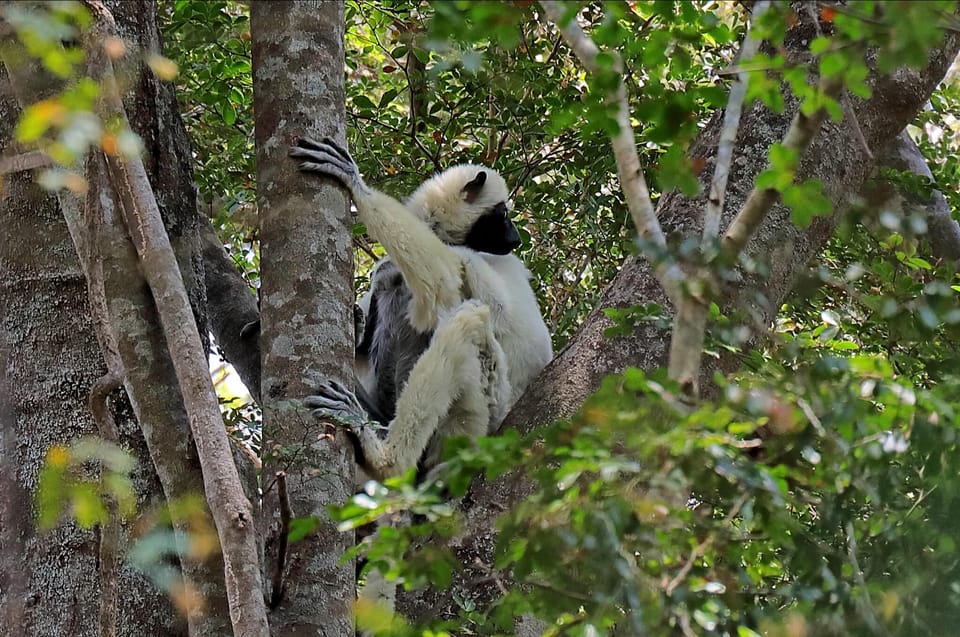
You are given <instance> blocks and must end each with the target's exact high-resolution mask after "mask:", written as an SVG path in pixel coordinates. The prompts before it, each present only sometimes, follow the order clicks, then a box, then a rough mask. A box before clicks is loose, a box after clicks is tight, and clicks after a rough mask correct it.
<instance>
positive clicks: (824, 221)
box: [507, 30, 960, 430]
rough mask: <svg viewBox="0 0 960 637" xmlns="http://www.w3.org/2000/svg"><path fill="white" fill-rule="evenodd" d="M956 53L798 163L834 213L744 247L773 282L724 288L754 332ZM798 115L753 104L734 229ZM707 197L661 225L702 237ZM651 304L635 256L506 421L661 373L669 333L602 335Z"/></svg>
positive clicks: (866, 106)
mask: <svg viewBox="0 0 960 637" xmlns="http://www.w3.org/2000/svg"><path fill="white" fill-rule="evenodd" d="M803 37H804V36H803V33H802V32H797V30H795V31H794V32H793V37H792V38H791V39H790V40H788V43H791V42H792V43H796V42H799V41H801V40H803ZM808 41H809V40H808ZM794 46H796V44H794ZM958 46H960V36H958V34H957V33H955V32H951V33H949V34H948V36H947V39H946V41H945V43H944V45H943V46H941V47H938V48H936V49H935V50H934V51H933V52H932V53H931V55H930V64H929V65H928V66H927V67H926V68H925V69H923V70H922V71H914V70H906V69H902V70H899V71H897V72H896V73H894V74H893V75H891V76H887V77H878V76H873V77H872V79H871V81H870V83H871V86H872V88H873V96H872V97H871V98H870V99H869V100H855V99H852V98H849V99H851V102H852V104H851V106H852V109H851V110H852V112H853V113H854V114H855V116H856V120H857V123H856V124H855V123H853V122H852V121H850V120H849V119H845V120H844V121H842V122H839V123H836V122H832V121H830V122H827V123H825V124H824V125H823V126H822V127H821V131H820V133H819V134H818V136H817V138H816V139H815V140H814V142H813V143H812V144H811V146H810V149H809V150H808V152H807V155H806V156H805V157H804V159H803V161H802V162H801V166H800V170H799V171H798V180H803V179H809V178H816V179H819V180H820V181H821V182H823V184H824V193H825V194H826V196H827V197H828V198H830V200H831V202H832V203H833V207H834V208H833V214H831V215H830V216H829V217H821V218H818V219H816V220H815V221H814V222H813V223H812V224H811V225H810V227H808V228H806V229H803V228H798V227H797V226H795V225H793V224H792V223H791V222H790V216H789V211H788V210H787V209H786V208H785V207H784V206H783V205H782V204H777V205H776V206H774V208H773V210H772V211H771V213H770V214H769V215H768V217H767V219H766V220H765V222H764V223H763V225H762V226H761V228H760V230H759V232H758V233H757V235H756V237H754V239H753V240H752V241H751V243H750V244H749V245H748V246H747V252H748V253H749V254H750V256H752V257H754V258H762V259H763V260H765V261H767V262H768V263H769V264H770V265H771V272H770V276H769V277H768V278H766V279H757V278H752V277H751V278H744V279H743V280H742V281H740V282H739V283H738V284H737V285H736V286H734V287H733V288H731V289H730V290H727V291H726V292H728V294H726V296H725V298H727V299H728V301H727V303H726V304H725V309H726V310H728V311H735V310H737V311H746V312H748V313H749V314H751V315H752V316H753V317H754V318H755V319H756V320H755V322H754V323H755V325H756V324H759V325H766V324H767V322H768V321H769V320H770V318H772V316H773V314H774V312H775V311H776V309H777V308H778V307H779V306H780V303H781V301H782V300H783V299H784V298H785V297H786V295H787V294H788V293H789V291H790V288H791V285H792V283H793V282H794V280H795V278H796V276H797V275H798V274H800V273H801V272H802V271H803V270H804V268H805V267H806V265H807V263H808V262H809V261H810V259H811V258H813V257H814V256H815V255H816V254H817V252H818V251H819V249H820V247H821V246H822V245H823V243H824V242H825V241H826V240H827V239H828V238H829V237H830V236H831V234H832V232H833V229H834V228H835V226H836V224H837V222H838V221H839V219H840V218H841V217H842V216H843V215H844V214H845V213H846V211H847V210H848V209H849V206H850V204H851V203H853V201H852V199H853V198H852V197H851V195H852V193H857V192H859V191H860V190H861V188H862V186H863V184H864V183H865V181H866V180H867V179H868V178H869V177H870V176H871V174H872V170H873V167H874V162H873V161H872V160H871V159H870V156H869V155H868V153H867V149H866V148H864V146H863V140H865V141H866V144H867V146H868V147H869V149H870V153H871V154H872V155H873V156H877V155H878V154H879V153H880V151H881V150H882V149H883V148H884V147H886V146H887V145H888V144H889V143H890V142H891V141H892V140H893V139H894V138H895V137H896V136H897V134H899V132H900V131H902V130H903V128H904V127H905V126H906V125H907V123H909V122H910V120H911V119H912V118H913V117H914V115H915V114H916V113H917V111H918V110H919V109H920V108H921V107H922V105H923V104H924V103H925V102H926V100H927V99H928V98H929V96H930V93H931V92H932V91H933V89H934V87H935V86H936V85H937V83H938V82H939V81H940V79H942V78H943V76H944V74H945V73H946V71H947V69H948V68H949V66H950V63H951V62H952V61H953V59H954V57H956V53H957V49H958ZM795 108H796V104H795V102H791V101H790V100H788V102H787V109H786V110H785V111H784V112H783V113H781V114H776V113H772V112H770V111H768V110H767V109H765V108H763V107H762V106H761V105H755V106H754V107H753V108H752V109H751V110H750V111H749V112H748V113H745V117H744V121H743V122H742V123H741V127H740V136H739V138H738V141H737V150H736V152H735V154H734V161H733V167H732V174H731V180H730V187H729V188H730V189H729V190H728V192H727V208H726V212H725V214H724V217H723V223H724V224H727V223H729V221H730V219H731V217H732V215H733V213H734V212H735V211H737V210H739V209H740V208H741V207H742V205H743V202H744V201H745V198H746V196H747V195H748V194H749V192H750V188H751V187H752V185H753V181H754V179H755V178H756V175H757V174H758V173H759V172H760V171H761V170H762V169H763V168H765V166H766V153H767V149H768V148H769V146H770V144H771V143H772V142H774V141H777V140H779V139H782V137H783V133H784V132H785V131H786V129H787V126H788V125H789V123H790V118H791V117H792V114H793V109H795ZM719 125H720V121H719V118H718V117H715V118H714V119H713V120H712V121H711V122H710V124H709V125H708V126H707V128H706V129H705V130H704V132H703V133H702V134H701V135H700V136H699V137H698V139H697V141H696V142H695V143H694V145H693V147H692V149H691V151H690V154H691V156H692V157H694V158H697V159H703V160H705V162H706V164H705V166H704V168H703V170H702V172H701V175H704V176H706V175H710V174H711V173H712V165H713V153H714V151H715V148H716V145H717V139H718V134H719ZM856 126H859V128H860V129H861V130H862V132H863V140H861V139H860V136H859V135H858V134H857V131H856ZM705 199H706V191H705V190H704V194H702V195H701V196H699V197H696V198H692V199H691V198H686V197H683V196H682V195H680V194H678V193H676V192H671V193H667V194H666V195H664V196H663V197H662V199H661V202H660V205H659V207H658V210H657V216H658V218H659V219H660V223H661V224H662V225H663V226H664V228H665V229H668V230H669V233H670V234H671V235H672V236H677V237H679V238H681V239H682V238H684V237H688V236H695V235H696V234H697V233H699V232H700V230H701V224H702V216H701V211H702V210H703V208H704V204H705ZM651 302H656V303H660V304H662V305H664V307H665V308H666V310H667V312H668V313H669V311H670V307H669V304H668V303H667V301H666V298H665V297H664V295H663V292H662V291H661V289H660V286H659V285H657V283H656V281H655V280H654V279H653V278H652V276H651V273H650V270H649V267H648V266H647V265H646V264H645V263H644V262H643V261H642V260H640V259H637V258H632V259H629V260H628V261H627V262H626V263H625V264H624V266H623V268H622V269H621V271H620V272H619V273H618V274H617V276H616V277H615V278H614V280H613V281H612V282H611V283H610V285H608V286H607V288H606V290H605V291H604V293H603V295H602V296H601V298H600V300H599V302H598V303H597V305H596V309H595V310H594V312H593V313H592V314H591V315H590V316H589V317H588V319H587V320H586V321H585V322H584V325H583V327H581V329H580V330H579V331H578V333H577V334H576V335H575V336H574V337H573V338H572V339H571V341H570V344H569V345H568V346H567V347H566V348H565V349H564V350H562V351H561V352H560V353H559V354H558V355H557V357H556V358H555V359H554V361H553V362H552V363H551V364H550V366H549V367H547V369H546V370H545V371H544V373H543V375H541V377H540V378H539V379H538V380H537V382H535V383H533V384H532V385H531V387H530V389H529V390H528V391H527V393H526V394H525V395H524V396H523V397H522V398H521V400H520V401H519V403H518V404H517V406H516V407H515V408H514V410H513V412H512V413H511V414H510V416H509V418H508V423H507V424H508V426H511V425H512V426H519V427H520V428H521V429H524V430H528V429H530V428H532V427H534V426H536V425H540V424H544V423H548V422H551V421H553V420H555V419H557V418H563V417H567V416H569V415H571V414H572V413H573V412H574V411H576V409H577V408H578V407H579V406H580V404H581V403H582V402H583V400H584V398H586V397H587V396H588V395H589V394H590V393H591V392H592V391H594V390H595V389H596V388H597V387H598V386H599V382H600V380H601V379H602V378H603V377H604V376H606V375H607V374H610V373H613V372H616V371H619V370H622V369H624V368H625V367H627V366H631V365H632V366H636V367H641V368H644V369H654V368H657V367H662V366H663V363H664V361H665V360H666V358H665V356H666V354H667V347H668V345H669V339H670V334H669V333H667V332H664V331H661V330H657V329H656V328H649V327H647V328H644V327H641V328H640V329H638V330H636V331H635V332H634V333H633V334H632V335H630V336H627V337H618V338H611V339H607V338H604V337H603V331H604V330H605V329H606V328H608V327H610V326H611V325H612V323H611V322H610V320H609V319H608V318H607V317H606V316H605V315H604V314H603V309H604V308H610V307H629V306H632V305H638V304H642V303H651ZM755 325H751V327H755ZM711 373H712V369H707V370H705V372H704V374H705V376H706V377H707V378H709V374H711Z"/></svg>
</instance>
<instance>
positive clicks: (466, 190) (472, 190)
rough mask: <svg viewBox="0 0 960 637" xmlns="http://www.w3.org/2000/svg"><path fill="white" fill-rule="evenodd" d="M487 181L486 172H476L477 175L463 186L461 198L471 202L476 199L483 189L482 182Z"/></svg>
mask: <svg viewBox="0 0 960 637" xmlns="http://www.w3.org/2000/svg"><path fill="white" fill-rule="evenodd" d="M486 181H487V173H486V172H484V171H482V170H481V171H480V172H478V173H477V176H476V177H474V178H473V180H472V181H470V182H468V183H467V185H466V186H464V187H463V198H464V200H465V201H466V202H467V203H473V202H474V201H476V199H477V197H479V196H480V191H481V190H483V184H485V183H486Z"/></svg>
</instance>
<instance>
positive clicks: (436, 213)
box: [406, 164, 520, 254]
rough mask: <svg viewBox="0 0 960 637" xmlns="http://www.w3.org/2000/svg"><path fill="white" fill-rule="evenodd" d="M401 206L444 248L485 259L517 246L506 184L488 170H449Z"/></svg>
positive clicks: (464, 166) (464, 167)
mask: <svg viewBox="0 0 960 637" xmlns="http://www.w3.org/2000/svg"><path fill="white" fill-rule="evenodd" d="M406 203H407V206H408V207H409V209H410V210H412V211H413V212H414V213H415V214H417V215H419V216H420V218H421V219H423V220H424V221H426V222H427V224H428V225H429V226H430V227H431V228H433V231H434V232H435V233H436V234H437V236H438V237H440V239H441V240H442V241H443V242H444V243H447V244H449V245H464V246H467V247H469V248H473V249H474V250H476V251H478V252H488V253H490V254H509V253H510V252H513V251H514V250H515V249H517V248H518V247H519V246H520V235H519V234H517V228H516V227H515V226H514V225H513V221H511V220H510V210H511V209H512V208H513V202H512V201H510V191H509V190H507V183H506V182H505V181H504V180H503V177H501V176H500V174H499V173H498V172H497V171H495V170H492V169H490V168H485V167H483V166H474V165H472V164H462V165H460V166H454V167H453V168H448V169H447V170H445V171H443V172H442V173H440V174H439V175H436V176H434V177H431V178H430V179H428V180H427V181H425V182H423V184H421V186H420V187H419V188H417V190H416V191H415V192H414V193H413V194H412V195H410V197H409V198H408V199H407V201H406Z"/></svg>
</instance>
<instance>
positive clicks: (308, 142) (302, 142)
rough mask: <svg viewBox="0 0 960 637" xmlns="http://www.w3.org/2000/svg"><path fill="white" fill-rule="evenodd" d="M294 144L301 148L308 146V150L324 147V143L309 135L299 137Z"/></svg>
mask: <svg viewBox="0 0 960 637" xmlns="http://www.w3.org/2000/svg"><path fill="white" fill-rule="evenodd" d="M294 145H295V146H299V147H300V148H306V149H307V150H323V149H324V148H323V144H321V143H320V142H315V141H313V140H312V139H310V138H309V137H301V138H299V139H298V140H297V141H296V143H295V144H294Z"/></svg>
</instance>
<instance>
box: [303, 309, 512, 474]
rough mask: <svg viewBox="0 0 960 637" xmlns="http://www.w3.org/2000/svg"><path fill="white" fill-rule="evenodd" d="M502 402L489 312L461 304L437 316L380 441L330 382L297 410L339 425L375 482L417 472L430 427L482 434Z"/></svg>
mask: <svg viewBox="0 0 960 637" xmlns="http://www.w3.org/2000/svg"><path fill="white" fill-rule="evenodd" d="M508 399H509V386H508V381H507V367H506V357H505V356H504V353H503V350H502V349H501V347H500V344H499V343H498V342H497V340H496V339H495V338H494V336H493V330H492V327H491V324H490V309H489V308H488V307H487V306H486V305H483V304H482V303H479V302H477V301H465V302H464V303H462V304H461V305H460V306H458V307H457V308H456V309H455V310H454V311H453V312H451V313H449V314H447V315H445V316H443V317H442V319H441V322H440V325H439V326H438V327H437V330H436V332H435V333H434V336H433V339H432V340H431V341H430V346H429V347H428V348H427V350H426V351H425V352H424V353H423V355H422V356H421V357H420V359H419V360H418V361H417V364H416V365H414V367H413V369H412V370H411V372H410V377H409V379H408V380H407V385H406V387H405V388H404V390H403V392H402V393H401V394H400V397H399V398H398V400H397V415H396V417H395V418H394V419H393V420H392V421H391V422H390V424H389V425H388V427H387V429H386V437H385V438H384V437H381V435H379V433H378V428H375V427H373V426H371V425H370V422H369V420H368V419H367V415H366V413H365V412H364V411H363V407H362V406H361V405H360V403H359V402H358V401H357V400H356V398H355V397H354V396H353V394H350V393H349V392H347V391H346V390H345V389H344V388H343V387H342V386H340V385H339V384H337V383H335V382H330V383H327V384H325V385H324V386H323V387H321V390H320V394H319V395H316V396H309V397H308V398H306V399H305V401H304V403H305V404H306V405H307V407H310V408H311V409H312V413H313V414H314V415H315V416H318V417H319V416H328V417H333V418H336V419H338V420H340V421H341V422H343V424H344V425H345V426H346V427H348V428H349V429H350V431H351V432H352V434H353V435H354V436H356V441H357V443H358V444H359V446H360V449H359V450H358V451H359V453H358V454H357V455H358V457H359V456H362V458H363V467H364V469H365V470H366V471H367V473H369V474H370V475H371V476H372V477H374V478H376V479H378V480H383V479H385V478H388V477H391V476H396V475H401V474H403V473H404V472H405V471H407V470H408V469H410V468H412V467H415V466H417V463H418V461H419V460H420V458H421V457H422V456H423V453H424V451H425V450H426V448H427V445H428V444H429V443H430V439H431V438H432V437H433V435H434V433H436V432H437V430H438V428H441V427H445V428H447V431H446V432H445V433H446V434H448V435H472V436H482V435H485V434H487V433H489V430H490V426H491V423H492V422H493V423H494V424H499V421H500V419H502V418H503V416H504V411H505V409H506V406H507V405H506V401H507V400H508ZM380 432H382V428H380Z"/></svg>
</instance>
